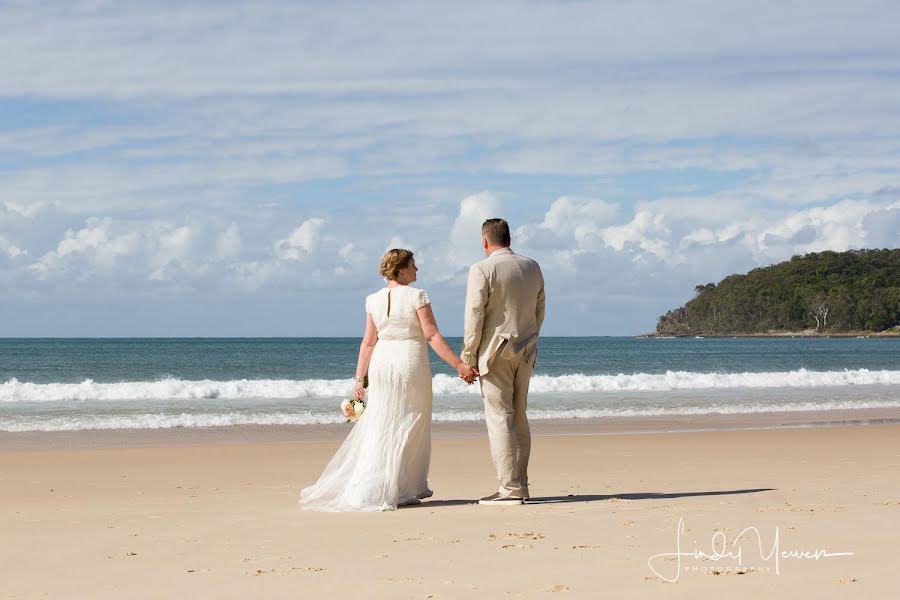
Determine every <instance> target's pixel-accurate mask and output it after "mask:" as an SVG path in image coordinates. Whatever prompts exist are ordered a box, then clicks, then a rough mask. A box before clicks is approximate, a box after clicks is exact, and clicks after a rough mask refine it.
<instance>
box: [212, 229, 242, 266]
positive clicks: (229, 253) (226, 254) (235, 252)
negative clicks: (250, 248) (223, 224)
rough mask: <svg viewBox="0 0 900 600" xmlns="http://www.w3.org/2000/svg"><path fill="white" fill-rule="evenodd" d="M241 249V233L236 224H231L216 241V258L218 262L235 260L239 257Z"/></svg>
mask: <svg viewBox="0 0 900 600" xmlns="http://www.w3.org/2000/svg"><path fill="white" fill-rule="evenodd" d="M242 247H243V242H242V241H241V232H240V230H239V228H238V226H237V223H231V224H230V225H229V226H228V228H227V229H226V230H225V231H223V232H222V233H221V234H219V237H218V239H217V240H216V256H217V257H218V258H219V260H230V259H233V258H236V257H237V256H239V255H240V253H241V248H242Z"/></svg>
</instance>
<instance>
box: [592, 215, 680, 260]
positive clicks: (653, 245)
mask: <svg viewBox="0 0 900 600" xmlns="http://www.w3.org/2000/svg"><path fill="white" fill-rule="evenodd" d="M670 233H671V232H670V230H669V228H668V227H667V226H666V216H665V215H663V214H653V213H651V212H649V211H646V210H641V211H638V212H637V213H635V215H634V218H633V219H632V220H631V222H629V223H626V224H624V225H617V226H612V227H606V228H604V229H603V230H602V231H601V232H600V236H601V237H602V239H603V241H604V242H605V243H606V245H607V246H609V247H610V248H613V249H614V250H618V251H622V250H626V249H631V248H635V249H637V250H638V252H635V253H634V258H635V260H643V259H644V258H645V255H646V254H652V255H654V256H656V257H658V258H660V259H663V260H666V261H669V260H673V259H674V258H675V257H674V256H673V254H672V251H671V248H670V246H669V240H668V239H666V238H668V237H669V235H670Z"/></svg>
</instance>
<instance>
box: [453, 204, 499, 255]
mask: <svg viewBox="0 0 900 600" xmlns="http://www.w3.org/2000/svg"><path fill="white" fill-rule="evenodd" d="M495 217H501V218H502V217H503V202H502V201H501V200H500V198H499V197H497V196H496V195H494V194H492V193H491V192H479V193H477V194H473V195H471V196H467V197H466V198H463V200H462V202H460V203H459V214H458V215H457V217H456V220H455V221H453V227H452V228H451V230H450V241H449V245H448V247H447V264H448V265H450V268H451V269H452V270H455V271H459V270H463V269H468V268H469V265H470V264H472V263H474V262H477V261H478V260H481V259H482V258H484V252H483V251H482V249H481V225H482V223H484V222H485V221H486V220H487V219H492V218H495Z"/></svg>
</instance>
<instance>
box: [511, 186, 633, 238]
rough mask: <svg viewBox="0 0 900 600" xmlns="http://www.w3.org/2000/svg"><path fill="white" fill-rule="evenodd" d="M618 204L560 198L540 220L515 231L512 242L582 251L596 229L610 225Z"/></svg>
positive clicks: (567, 197) (594, 236)
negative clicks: (574, 247)
mask: <svg viewBox="0 0 900 600" xmlns="http://www.w3.org/2000/svg"><path fill="white" fill-rule="evenodd" d="M618 208H619V207H618V205H617V204H613V203H608V202H603V201H601V200H593V199H586V198H583V199H579V198H572V197H569V196H561V197H559V198H557V199H556V200H554V201H553V202H552V203H551V204H550V208H549V209H548V210H547V212H546V213H545V214H544V219H543V220H542V221H541V222H540V223H537V224H525V225H521V226H519V227H518V228H517V229H516V235H515V237H516V240H515V243H516V244H519V243H521V244H522V245H523V246H525V247H528V248H535V249H540V248H546V249H552V248H554V247H569V246H571V244H572V242H574V243H575V244H576V247H577V249H579V250H584V249H585V248H588V247H591V246H592V245H593V244H595V241H596V240H595V238H596V237H597V235H598V234H599V232H600V230H601V229H602V228H603V227H604V226H606V225H609V224H611V223H612V221H613V219H614V217H615V215H616V213H617V211H618Z"/></svg>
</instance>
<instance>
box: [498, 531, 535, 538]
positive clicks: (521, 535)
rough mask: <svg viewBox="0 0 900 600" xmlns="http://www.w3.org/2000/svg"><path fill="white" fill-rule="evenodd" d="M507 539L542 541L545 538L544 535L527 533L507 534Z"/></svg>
mask: <svg viewBox="0 0 900 600" xmlns="http://www.w3.org/2000/svg"><path fill="white" fill-rule="evenodd" d="M506 537H510V538H518V539H521V540H540V539H543V538H544V534H543V533H533V532H531V531H525V532H522V533H507V534H506Z"/></svg>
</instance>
